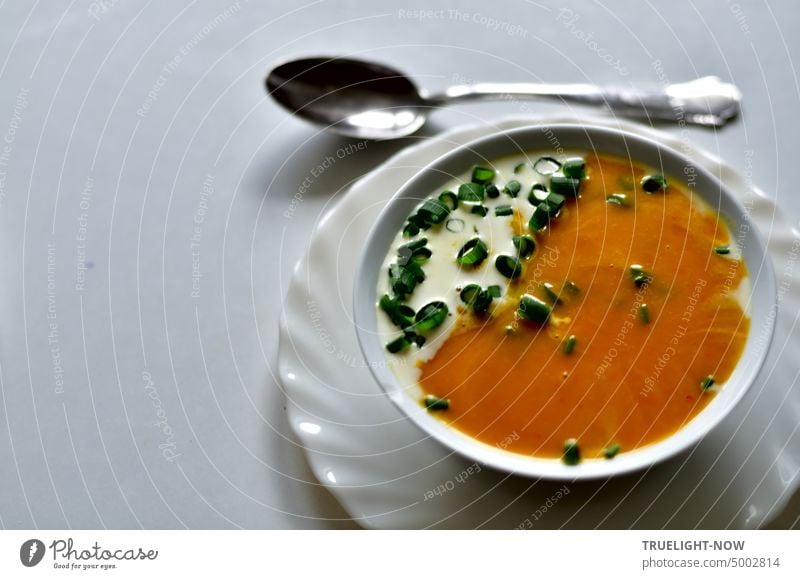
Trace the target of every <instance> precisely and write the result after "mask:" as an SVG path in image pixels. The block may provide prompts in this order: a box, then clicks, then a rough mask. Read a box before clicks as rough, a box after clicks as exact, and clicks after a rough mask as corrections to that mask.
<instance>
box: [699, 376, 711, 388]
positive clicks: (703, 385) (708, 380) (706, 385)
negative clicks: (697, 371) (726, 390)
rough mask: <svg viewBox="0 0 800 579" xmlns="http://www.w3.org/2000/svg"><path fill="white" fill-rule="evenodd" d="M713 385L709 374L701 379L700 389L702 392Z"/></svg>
mask: <svg viewBox="0 0 800 579" xmlns="http://www.w3.org/2000/svg"><path fill="white" fill-rule="evenodd" d="M713 385H714V377H713V376H712V375H711V374H709V375H708V376H706V377H705V378H703V381H702V382H700V388H702V389H703V390H708V389H709V388H711V387H712V386H713Z"/></svg>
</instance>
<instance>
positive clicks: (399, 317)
mask: <svg viewBox="0 0 800 579" xmlns="http://www.w3.org/2000/svg"><path fill="white" fill-rule="evenodd" d="M378 305H379V306H380V308H381V310H383V311H384V312H385V313H386V315H387V316H389V319H390V320H391V321H392V323H393V324H394V325H395V326H397V327H399V328H403V329H405V328H409V327H411V326H412V325H413V324H414V310H412V309H411V308H410V307H408V306H407V305H405V304H402V303H400V302H399V301H398V300H395V299H392V298H391V297H389V294H383V296H381V299H380V300H379V301H378Z"/></svg>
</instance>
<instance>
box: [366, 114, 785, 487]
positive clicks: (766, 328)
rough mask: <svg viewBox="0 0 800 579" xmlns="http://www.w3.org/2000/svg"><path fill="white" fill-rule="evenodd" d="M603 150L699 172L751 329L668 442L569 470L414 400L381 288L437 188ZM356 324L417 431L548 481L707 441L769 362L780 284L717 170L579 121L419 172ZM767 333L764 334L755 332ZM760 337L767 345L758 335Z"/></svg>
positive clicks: (379, 238) (399, 205)
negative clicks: (718, 218) (390, 350)
mask: <svg viewBox="0 0 800 579" xmlns="http://www.w3.org/2000/svg"><path fill="white" fill-rule="evenodd" d="M557 147H560V148H562V149H565V150H597V151H599V152H602V153H607V154H612V155H617V156H621V157H625V158H628V157H630V158H631V159H633V160H634V161H636V162H640V163H643V164H645V165H649V166H652V167H659V168H660V169H661V172H662V173H663V174H665V175H667V176H669V177H672V178H673V179H676V178H677V179H680V178H682V177H683V176H684V175H686V174H689V173H691V174H692V175H693V182H694V186H693V187H692V191H693V194H696V195H699V196H700V197H701V198H702V199H704V200H705V201H706V202H707V203H708V204H709V205H710V206H711V207H714V208H716V209H717V210H719V212H720V213H721V214H722V215H723V216H725V217H726V218H727V221H728V224H729V226H730V228H731V232H732V235H733V236H734V237H735V238H736V240H737V245H738V246H739V248H740V250H741V252H742V258H743V259H744V261H745V263H746V265H747V268H748V271H749V272H750V283H751V295H750V303H749V313H750V331H749V334H748V337H747V342H746V344H745V348H744V351H743V352H742V355H741V358H740V360H739V363H738V364H737V366H736V368H735V370H734V371H733V373H732V374H731V376H730V377H729V378H728V380H727V381H726V382H725V384H724V386H723V388H722V389H721V390H720V391H719V392H718V393H717V394H716V395H715V396H714V399H713V400H712V401H711V402H710V403H709V404H708V405H707V406H706V408H704V409H703V410H702V411H701V412H700V413H699V414H698V415H697V416H696V417H695V418H694V419H692V420H691V421H690V422H689V423H688V424H687V425H686V426H684V427H683V428H681V429H680V430H678V431H677V432H675V433H674V434H672V435H671V436H669V437H667V438H665V439H663V440H660V441H659V442H656V443H652V444H649V445H647V446H643V447H640V448H637V449H634V450H631V451H628V452H623V453H621V454H620V455H618V456H617V457H616V458H614V459H613V460H603V459H599V460H595V459H591V460H584V461H582V462H581V463H580V464H578V465H574V466H568V465H565V464H563V463H562V462H561V461H560V460H558V459H550V458H537V457H531V456H525V455H522V454H518V453H514V452H509V451H505V450H501V449H499V448H496V447H494V446H490V445H488V444H485V443H483V442H481V441H479V440H477V439H474V438H472V437H470V436H468V435H466V434H463V433H461V432H460V431H458V430H456V429H455V428H452V427H449V426H447V425H446V424H444V423H443V422H441V421H440V420H438V419H437V418H435V417H434V416H432V415H431V414H430V413H428V412H427V411H426V410H425V409H424V408H423V407H422V406H421V405H420V403H419V400H418V399H417V398H416V395H415V394H412V393H410V392H408V391H407V390H406V389H405V388H404V387H403V386H401V385H400V384H399V382H398V380H397V378H396V377H395V375H394V374H393V373H392V371H391V370H390V369H389V367H388V366H387V364H386V351H385V349H384V344H383V342H382V340H381V339H380V338H379V335H378V330H377V309H376V305H377V299H378V296H377V282H378V276H379V275H383V271H382V265H383V262H384V259H385V257H386V253H387V251H388V250H389V246H390V245H391V243H392V241H393V239H394V237H395V236H396V234H397V232H398V231H399V230H400V229H401V228H402V227H403V225H404V223H405V220H406V219H407V218H408V216H409V215H410V214H411V212H412V211H413V210H414V208H415V207H416V206H417V205H418V204H419V203H420V200H421V199H424V198H426V197H428V196H430V195H431V194H432V193H434V192H435V191H437V190H438V189H439V188H440V187H441V186H443V185H444V183H445V182H447V181H448V180H450V179H451V177H452V175H460V174H463V173H465V172H467V171H468V170H469V169H470V168H471V167H472V166H473V165H475V164H481V163H485V162H487V160H488V161H491V160H493V159H497V158H500V157H503V156H506V155H511V154H518V153H524V152H528V151H543V150H548V149H549V150H553V149H554V148H557ZM353 299H354V304H353V311H354V320H355V325H356V333H357V335H358V340H359V343H360V345H361V350H362V352H363V353H364V356H365V358H366V360H367V363H368V365H369V367H370V369H371V371H372V373H373V375H374V376H375V379H376V380H377V381H378V383H379V384H380V386H381V388H382V389H383V390H384V391H385V392H386V394H387V395H388V396H389V398H390V399H391V400H392V402H393V403H394V404H395V405H396V406H397V407H398V408H399V409H400V410H401V411H402V412H403V413H404V414H405V415H406V416H407V417H408V418H409V419H410V420H411V421H412V422H413V423H414V424H416V425H417V426H418V427H420V428H421V429H422V430H423V431H425V432H426V433H427V434H429V435H430V436H432V437H433V438H435V439H436V440H438V441H439V442H440V443H441V444H443V445H445V446H447V447H449V448H450V449H452V450H454V451H455V452H458V453H459V454H461V455H463V456H465V457H468V458H469V459H472V460H474V461H477V462H478V463H481V464H484V465H487V466H491V467H493V468H497V469H499V470H503V471H508V472H513V473H515V474H520V475H525V476H531V477H542V478H548V479H563V480H576V479H589V478H598V477H607V476H612V475H618V474H622V473H627V472H631V471H635V470H638V469H642V468H646V467H648V466H651V465H653V464H655V463H657V462H660V461H663V460H665V459H667V458H669V457H671V456H674V455H675V454H677V453H679V452H681V451H684V450H687V449H688V448H690V447H691V446H693V445H694V444H696V443H697V442H699V441H700V440H701V439H702V438H703V437H704V436H705V435H706V434H707V433H708V432H709V431H710V430H711V429H713V428H714V427H715V426H716V425H717V424H719V423H720V422H721V421H722V420H723V419H724V418H725V417H726V416H727V415H728V414H729V413H730V412H731V410H732V409H733V408H734V407H735V406H736V404H737V403H739V401H741V399H742V398H743V397H744V395H745V393H746V392H747V389H748V388H749V387H750V384H751V383H752V382H753V380H754V378H755V377H756V375H757V373H758V371H759V369H760V368H761V365H762V364H763V362H764V359H765V357H766V354H767V351H768V349H769V348H768V346H769V343H770V341H771V339H772V334H773V330H774V325H775V311H776V310H775V308H776V285H775V274H774V271H773V267H772V262H771V260H770V259H769V258H768V256H767V253H766V245H765V243H764V241H763V240H762V239H761V237H760V236H759V235H758V232H757V231H756V229H755V227H753V226H752V225H751V224H750V223H749V218H748V215H747V211H746V209H745V207H744V206H742V204H741V203H739V201H738V200H737V199H736V198H735V197H734V195H733V194H732V193H731V192H730V191H729V190H728V189H727V188H726V187H725V186H724V185H723V184H722V183H721V182H720V181H719V180H718V179H717V178H716V177H714V176H713V175H712V174H711V173H709V172H708V171H706V170H705V169H704V168H702V167H701V166H700V165H699V164H695V163H694V162H692V160H691V159H690V158H688V157H686V156H684V155H683V154H681V153H680V152H678V151H676V150H675V149H672V148H670V147H667V146H665V145H662V144H660V143H658V142H656V141H654V140H651V139H647V138H645V137H642V136H639V135H634V134H632V133H627V132H624V131H620V130H616V129H611V128H604V127H593V126H582V125H573V124H557V125H556V124H554V125H548V126H532V127H523V128H519V129H513V130H509V131H504V132H500V133H496V134H493V135H490V136H488V137H484V138H482V139H478V140H476V141H473V142H471V143H468V144H466V145H463V146H461V147H458V148H456V149H454V150H453V151H451V152H450V153H448V154H446V155H444V156H442V157H440V158H439V159H437V160H436V161H434V162H433V163H431V164H430V165H428V166H427V167H425V168H423V169H422V170H421V171H419V172H418V173H417V174H416V175H415V176H414V177H413V178H412V179H410V180H409V181H408V182H407V183H406V184H405V186H404V187H402V188H401V189H400V190H399V191H397V193H396V194H395V195H394V196H393V197H392V198H391V199H390V200H389V202H388V203H387V204H386V207H385V208H384V209H383V211H382V212H381V214H380V216H379V217H378V219H377V221H376V222H375V224H374V226H373V228H372V231H371V232H370V234H369V236H368V237H367V239H366V240H365V244H364V248H363V251H362V254H361V260H360V263H359V268H358V271H357V273H356V279H355V289H354V296H353ZM756 334H758V336H756ZM756 337H758V339H756Z"/></svg>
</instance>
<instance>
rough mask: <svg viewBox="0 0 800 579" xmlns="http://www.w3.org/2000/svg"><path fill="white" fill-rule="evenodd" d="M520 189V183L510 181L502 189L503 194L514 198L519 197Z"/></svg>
mask: <svg viewBox="0 0 800 579" xmlns="http://www.w3.org/2000/svg"><path fill="white" fill-rule="evenodd" d="M521 189H522V185H520V182H519V181H515V180H514V179H512V180H511V181H509V182H508V183H506V186H505V187H503V193H505V194H506V195H508V196H509V197H516V196H517V195H519V192H520V190H521Z"/></svg>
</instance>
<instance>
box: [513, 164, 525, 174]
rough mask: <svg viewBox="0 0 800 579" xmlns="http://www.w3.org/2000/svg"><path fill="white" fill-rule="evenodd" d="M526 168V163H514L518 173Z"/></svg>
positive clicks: (515, 171) (515, 172) (515, 170)
mask: <svg viewBox="0 0 800 579" xmlns="http://www.w3.org/2000/svg"><path fill="white" fill-rule="evenodd" d="M524 168H525V163H517V164H516V165H514V174H515V175H516V174H517V173H519V172H520V171H522V170H523V169H524Z"/></svg>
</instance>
